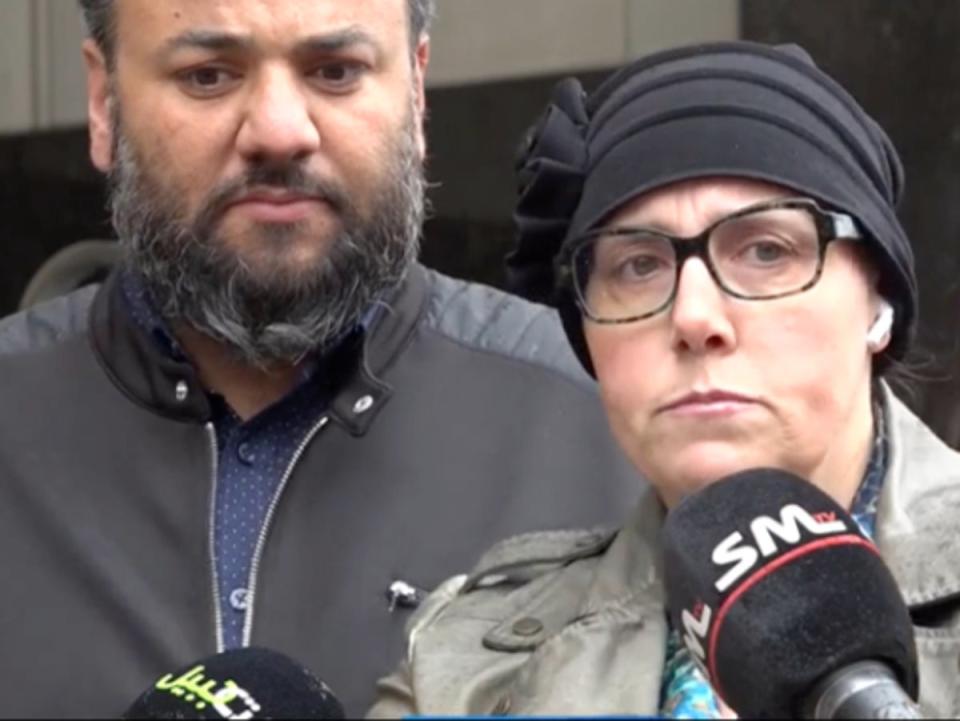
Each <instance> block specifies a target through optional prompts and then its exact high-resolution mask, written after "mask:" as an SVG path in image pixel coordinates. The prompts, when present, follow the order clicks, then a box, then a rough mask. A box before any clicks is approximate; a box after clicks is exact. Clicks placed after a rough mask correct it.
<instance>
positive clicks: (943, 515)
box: [876, 386, 960, 608]
mask: <svg viewBox="0 0 960 721" xmlns="http://www.w3.org/2000/svg"><path fill="white" fill-rule="evenodd" d="M883 399H884V403H885V404H886V408H887V411H888V412H887V418H888V419H889V420H888V433H889V440H890V446H889V448H890V456H889V459H888V466H887V476H886V479H885V480H884V484H883V490H882V491H881V493H880V502H879V508H878V511H877V539H876V540H877V546H878V547H879V549H880V553H881V555H882V556H883V558H884V560H885V561H886V563H887V565H888V566H889V567H890V570H891V571H892V572H893V575H894V578H896V579H897V584H898V585H899V586H900V589H901V591H902V592H903V595H904V598H905V600H906V602H907V605H908V606H910V607H911V608H917V607H921V606H926V605H930V604H935V603H938V602H940V601H943V600H946V599H948V598H950V597H955V596H958V595H960V568H958V566H957V559H958V558H960V533H958V532H957V519H958V518H960V454H958V453H957V452H956V451H954V450H952V449H950V448H949V447H948V446H947V445H946V444H944V443H943V442H942V441H941V440H940V439H939V438H937V436H936V435H934V433H933V431H931V430H930V429H929V428H927V426H926V425H924V423H923V422H922V421H921V420H920V419H919V418H917V417H916V416H915V415H914V414H913V413H912V412H911V411H910V410H909V409H908V408H907V407H906V406H905V405H904V404H903V403H902V402H901V401H900V400H898V399H897V398H896V397H895V396H894V395H893V393H891V392H890V389H889V388H887V387H886V386H883Z"/></svg>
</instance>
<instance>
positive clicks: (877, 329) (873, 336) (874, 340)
mask: <svg viewBox="0 0 960 721" xmlns="http://www.w3.org/2000/svg"><path fill="white" fill-rule="evenodd" d="M892 329H893V306H892V305H890V304H889V303H888V302H887V301H885V300H882V301H880V312H879V313H878V314H877V319H876V320H875V321H873V325H871V326H870V330H868V331H867V348H869V349H870V350H871V351H872V352H874V353H877V352H878V351H879V350H880V349H881V348H882V347H883V343H884V342H885V341H886V340H887V336H888V335H889V334H890V331H891V330H892Z"/></svg>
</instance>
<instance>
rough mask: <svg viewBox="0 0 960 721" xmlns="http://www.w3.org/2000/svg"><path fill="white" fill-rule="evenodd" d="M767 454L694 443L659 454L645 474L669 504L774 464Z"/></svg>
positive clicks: (671, 504)
mask: <svg viewBox="0 0 960 721" xmlns="http://www.w3.org/2000/svg"><path fill="white" fill-rule="evenodd" d="M766 456H767V454H763V453H758V452H757V451H756V450H755V449H750V448H744V447H742V446H734V445H731V444H727V443H710V444H696V445H695V446H693V447H690V448H686V449H684V450H682V451H679V452H675V453H674V454H672V455H671V457H669V458H662V459H661V463H659V464H658V468H657V469H655V470H653V471H652V472H650V473H649V474H648V477H649V478H650V479H651V481H652V482H653V483H654V485H655V486H656V487H657V490H658V491H659V494H660V496H661V498H663V500H664V502H665V503H666V504H667V505H668V506H673V505H675V504H676V503H677V502H679V501H680V500H681V499H682V498H684V497H685V496H689V495H693V494H694V493H696V492H697V491H699V490H700V489H702V488H705V487H706V486H709V485H710V484H712V483H716V482H717V481H719V480H722V479H723V478H726V477H727V476H730V475H733V474H734V473H738V472H740V471H745V470H747V469H749V468H760V467H768V466H777V465H778V464H777V463H776V462H774V460H773V459H771V458H768V457H766Z"/></svg>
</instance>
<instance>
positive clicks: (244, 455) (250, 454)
mask: <svg viewBox="0 0 960 721" xmlns="http://www.w3.org/2000/svg"><path fill="white" fill-rule="evenodd" d="M237 456H238V457H239V458H240V461H241V462H242V463H243V464H244V465H246V466H252V465H253V464H254V463H255V462H256V460H257V454H256V453H254V451H253V445H252V444H250V443H248V442H246V441H244V442H243V443H241V444H240V445H239V446H238V447H237Z"/></svg>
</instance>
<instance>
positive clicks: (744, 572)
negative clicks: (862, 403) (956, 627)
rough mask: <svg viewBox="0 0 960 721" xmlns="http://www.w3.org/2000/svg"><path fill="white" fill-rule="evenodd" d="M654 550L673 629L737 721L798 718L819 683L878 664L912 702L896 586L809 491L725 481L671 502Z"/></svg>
mask: <svg viewBox="0 0 960 721" xmlns="http://www.w3.org/2000/svg"><path fill="white" fill-rule="evenodd" d="M662 543H663V553H664V559H663V561H664V577H665V583H666V591H667V598H668V599H669V606H670V618H671V622H672V624H673V627H674V628H675V629H676V630H677V631H678V632H679V633H680V636H681V638H682V639H683V642H684V644H685V645H686V646H687V648H688V649H689V650H690V653H691V655H692V656H693V657H694V659H695V660H696V661H697V662H698V663H699V664H700V665H701V668H703V670H704V671H705V672H706V673H707V675H708V677H709V678H710V681H711V684H712V685H713V687H714V690H716V691H717V693H719V695H720V696H721V697H722V698H723V699H724V700H725V701H726V702H727V704H728V705H729V706H730V707H731V708H732V709H733V710H735V711H736V712H737V713H738V714H740V716H741V717H781V718H785V717H798V716H799V715H800V711H801V705H802V704H803V702H804V700H805V696H806V694H808V693H809V692H810V691H811V690H812V689H813V686H814V685H815V684H816V682H817V681H818V680H820V679H822V678H823V677H825V676H826V675H827V674H829V673H831V672H833V671H835V670H838V669H840V668H843V667H845V666H847V665H849V664H852V663H855V662H857V661H863V660H878V661H883V662H885V663H887V664H888V665H889V667H890V668H891V670H892V671H893V672H894V673H895V674H896V675H897V678H898V681H899V683H900V685H901V686H902V687H903V688H904V690H905V691H906V692H907V693H908V694H910V696H911V697H912V698H914V699H916V697H917V692H918V678H917V659H916V647H915V645H914V638H913V627H912V624H911V621H910V615H909V612H908V611H907V608H906V605H905V604H904V602H903V599H902V597H901V595H900V591H899V589H898V587H897V584H896V581H895V580H894V578H893V576H892V574H891V573H890V571H889V569H888V568H887V567H886V565H885V564H884V563H883V560H882V559H881V558H880V555H879V553H878V551H877V549H876V547H875V546H874V545H873V543H872V542H871V541H870V540H868V539H867V538H866V537H864V535H863V534H862V532H861V530H860V528H859V527H858V525H857V524H856V523H855V522H854V520H853V519H852V518H851V517H850V516H849V515H848V514H847V513H846V511H844V509H843V508H842V507H841V506H840V505H839V504H837V503H836V502H835V501H833V499H831V498H830V497H829V496H828V495H826V494H825V493H823V492H822V491H820V490H819V489H818V488H816V487H815V486H814V485H813V484H811V483H808V482H807V481H804V480H803V479H801V478H798V477H797V476H794V475H792V474H789V473H786V472H784V471H779V470H772V469H756V470H750V471H744V472H742V473H738V474H735V475H733V476H729V477H727V478H725V479H722V480H720V481H718V482H716V483H714V484H711V485H710V486H707V487H706V488H704V489H703V490H701V491H699V492H698V493H696V494H694V495H692V496H689V497H688V498H685V499H684V500H683V501H681V502H680V503H679V504H678V505H677V506H676V508H674V509H673V510H672V511H671V512H670V513H669V514H668V515H667V519H666V521H665V522H664V527H663V535H662Z"/></svg>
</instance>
